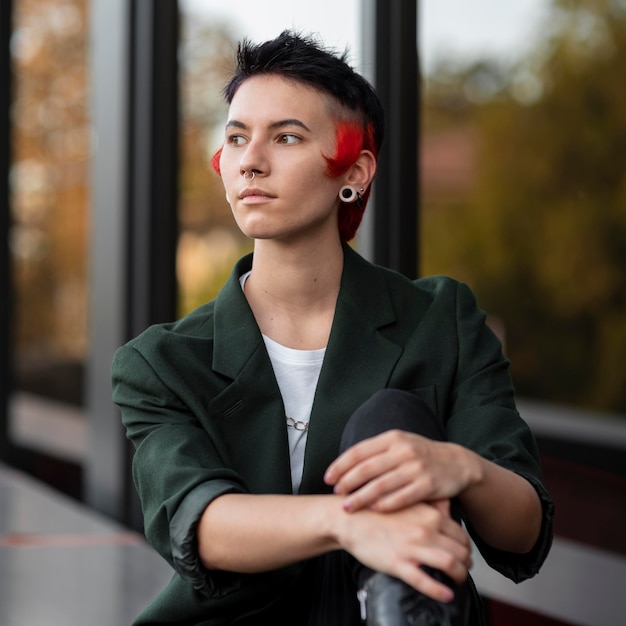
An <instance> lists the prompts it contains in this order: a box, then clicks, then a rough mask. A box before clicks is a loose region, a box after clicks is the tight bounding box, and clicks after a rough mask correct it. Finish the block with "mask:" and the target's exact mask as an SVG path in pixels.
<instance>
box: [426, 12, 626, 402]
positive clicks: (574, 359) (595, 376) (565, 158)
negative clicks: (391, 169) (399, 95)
mask: <svg viewBox="0 0 626 626" xmlns="http://www.w3.org/2000/svg"><path fill="white" fill-rule="evenodd" d="M510 5H511V6H510ZM513 5H514V6H513ZM421 6H422V13H421V18H422V19H421V28H422V36H421V40H422V60H423V67H424V71H425V89H424V109H423V144H422V184H423V198H422V216H421V222H422V240H421V243H422V271H423V272H424V273H429V274H433V273H445V274H451V275H453V276H455V277H457V278H460V279H463V280H465V281H467V282H468V283H470V284H471V286H472V287H473V288H474V290H475V291H476V293H477V295H478V298H479V302H480V304H481V305H482V306H483V308H485V309H486V310H487V311H488V312H489V314H490V316H491V320H492V322H493V325H494V328H495V329H496V331H497V332H498V333H499V334H500V336H501V337H502V338H503V340H504V343H505V349H506V352H507V353H508V355H509V356H510V358H511V361H512V370H513V376H514V380H515V382H516V386H517V389H518V392H519V394H520V395H522V396H527V397H532V398H537V399H542V400H546V401H551V402H556V403H560V404H563V405H576V406H578V407H584V408H586V409H592V410H597V409H600V410H602V411H607V412H611V413H612V412H616V413H626V370H625V369H624V367H623V362H624V354H625V352H626V272H624V268H625V267H626V252H625V251H626V185H625V180H626V179H625V177H624V171H623V164H622V161H623V157H622V153H623V146H624V145H625V144H626V108H625V107H624V106H623V103H624V101H625V100H626V82H625V81H623V80H619V79H618V78H617V77H618V76H621V75H622V73H623V67H624V62H625V60H626V7H625V3H624V2H621V1H614V0H602V1H599V2H595V3H590V2H567V3H566V2H549V1H548V0H533V1H532V2H525V3H501V4H498V5H494V3H490V2H475V3H465V2H462V1H461V0H446V1H438V2H436V3H435V2H430V3H428V2H426V3H421Z"/></svg>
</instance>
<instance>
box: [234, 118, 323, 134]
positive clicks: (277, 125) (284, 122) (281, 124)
mask: <svg viewBox="0 0 626 626" xmlns="http://www.w3.org/2000/svg"><path fill="white" fill-rule="evenodd" d="M284 126H299V127H300V128H303V129H304V130H306V131H307V132H309V133H310V132H311V130H310V129H309V127H308V126H307V125H306V124H305V123H304V122H301V121H300V120H298V119H296V118H288V119H286V120H278V121H277V122H272V123H271V124H270V125H269V126H268V128H269V129H270V130H276V129H277V128H283V127H284ZM230 127H235V128H241V129H242V130H247V129H248V126H247V125H246V124H244V123H243V122H240V121H238V120H228V122H226V128H230Z"/></svg>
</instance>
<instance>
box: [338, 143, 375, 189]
mask: <svg viewBox="0 0 626 626" xmlns="http://www.w3.org/2000/svg"><path fill="white" fill-rule="evenodd" d="M375 175H376V157H375V156H374V155H373V154H372V152H370V151H369V150H361V152H360V154H359V157H358V158H357V160H356V161H355V162H354V163H353V164H352V166H351V167H350V168H349V169H348V171H347V172H346V173H345V174H344V180H345V182H346V184H348V185H352V186H354V187H363V189H367V188H368V187H369V186H370V184H371V183H372V181H373V180H374V176H375Z"/></svg>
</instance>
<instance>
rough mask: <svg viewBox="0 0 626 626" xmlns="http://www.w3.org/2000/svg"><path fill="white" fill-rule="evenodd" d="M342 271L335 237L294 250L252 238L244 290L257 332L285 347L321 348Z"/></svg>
mask: <svg viewBox="0 0 626 626" xmlns="http://www.w3.org/2000/svg"><path fill="white" fill-rule="evenodd" d="M342 271H343V249H342V247H341V244H340V243H339V240H338V239H337V240H333V241H332V242H329V243H328V244H326V245H322V246H312V245H311V246H306V247H302V246H299V247H297V248H291V247H288V246H281V245H280V244H278V243H277V242H275V241H261V240H257V241H256V242H255V247H254V259H253V264H252V273H251V275H250V277H249V278H248V280H247V282H246V285H245V294H246V298H247V299H248V302H249V304H250V307H251V308H252V312H253V313H254V316H255V318H256V320H257V323H258V324H259V327H260V329H261V331H262V332H263V333H264V334H266V335H267V336H269V337H271V338H272V339H274V340H275V341H277V342H279V343H281V344H283V345H285V346H288V347H292V348H299V349H316V348H321V347H324V346H325V345H326V343H327V342H328V336H329V335H330V328H331V325H332V320H333V317H334V313H335V305H336V302H337V296H338V294H339V286H340V283H341V274H342Z"/></svg>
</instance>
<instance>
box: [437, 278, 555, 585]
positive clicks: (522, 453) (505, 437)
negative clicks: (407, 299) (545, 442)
mask: <svg viewBox="0 0 626 626" xmlns="http://www.w3.org/2000/svg"><path fill="white" fill-rule="evenodd" d="M456 320H457V322H456V323H457V331H456V332H457V351H458V352H457V364H456V373H455V376H454V382H453V386H452V392H451V398H450V403H451V404H450V411H449V419H448V423H447V431H448V437H449V439H450V440H451V441H455V442H457V443H460V444H461V445H464V446H466V447H468V448H471V449H472V450H474V451H475V452H477V453H478V454H480V455H482V456H483V457H485V458H487V459H489V460H491V461H493V462H494V463H497V464H499V465H501V466H502V467H506V468H507V469H509V470H511V471H513V472H516V473H517V474H519V475H520V476H523V477H524V478H525V479H526V480H528V481H529V482H530V484H531V485H532V486H533V487H534V489H535V491H536V492H537V495H538V497H539V500H540V501H541V506H542V512H543V517H542V527H541V532H540V536H539V538H538V540H537V542H536V544H535V546H534V548H533V549H532V550H531V551H530V552H528V553H527V554H521V555H520V554H514V553H508V552H503V551H501V550H496V549H494V548H493V547H491V546H490V545H488V544H487V543H486V542H484V541H483V540H482V539H481V537H480V536H479V535H478V534H477V533H476V532H475V531H474V529H473V528H472V526H471V524H468V525H467V528H468V531H469V532H470V535H471V536H472V539H473V540H474V543H475V544H476V547H477V548H478V549H479V550H480V552H481V554H482V555H483V557H484V558H485V560H486V561H487V563H489V565H490V566H491V567H493V568H494V569H495V570H497V571H499V572H500V573H502V574H503V575H505V576H507V577H508V578H510V579H511V580H513V581H515V582H520V581H522V580H525V579H527V578H530V577H532V576H534V575H535V574H536V573H537V572H538V571H539V569H540V567H541V566H542V564H543V562H544V561H545V559H546V557H547V555H548V552H549V550H550V547H551V543H552V536H553V517H554V505H553V502H552V499H551V497H550V494H549V493H548V491H547V489H546V488H545V486H544V485H543V478H542V472H541V467H540V462H539V452H538V449H537V445H536V441H535V438H534V436H533V434H532V431H531V430H530V428H529V426H528V425H527V424H526V422H524V420H523V419H522V418H521V417H520V415H519V413H518V412H517V409H516V406H515V398H514V395H515V394H514V389H513V384H512V381H511V377H510V372H509V361H508V360H507V359H506V358H505V357H504V356H503V354H502V346H501V343H500V341H499V340H498V338H497V337H496V336H495V335H494V333H493V332H492V331H491V330H490V328H489V327H488V326H487V324H486V323H485V320H486V316H485V314H484V312H483V311H481V310H480V309H479V308H478V306H477V304H476V300H475V297H474V295H473V293H472V292H471V290H470V289H469V287H467V285H465V284H463V283H458V285H457V293H456ZM494 506H496V503H494Z"/></svg>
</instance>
